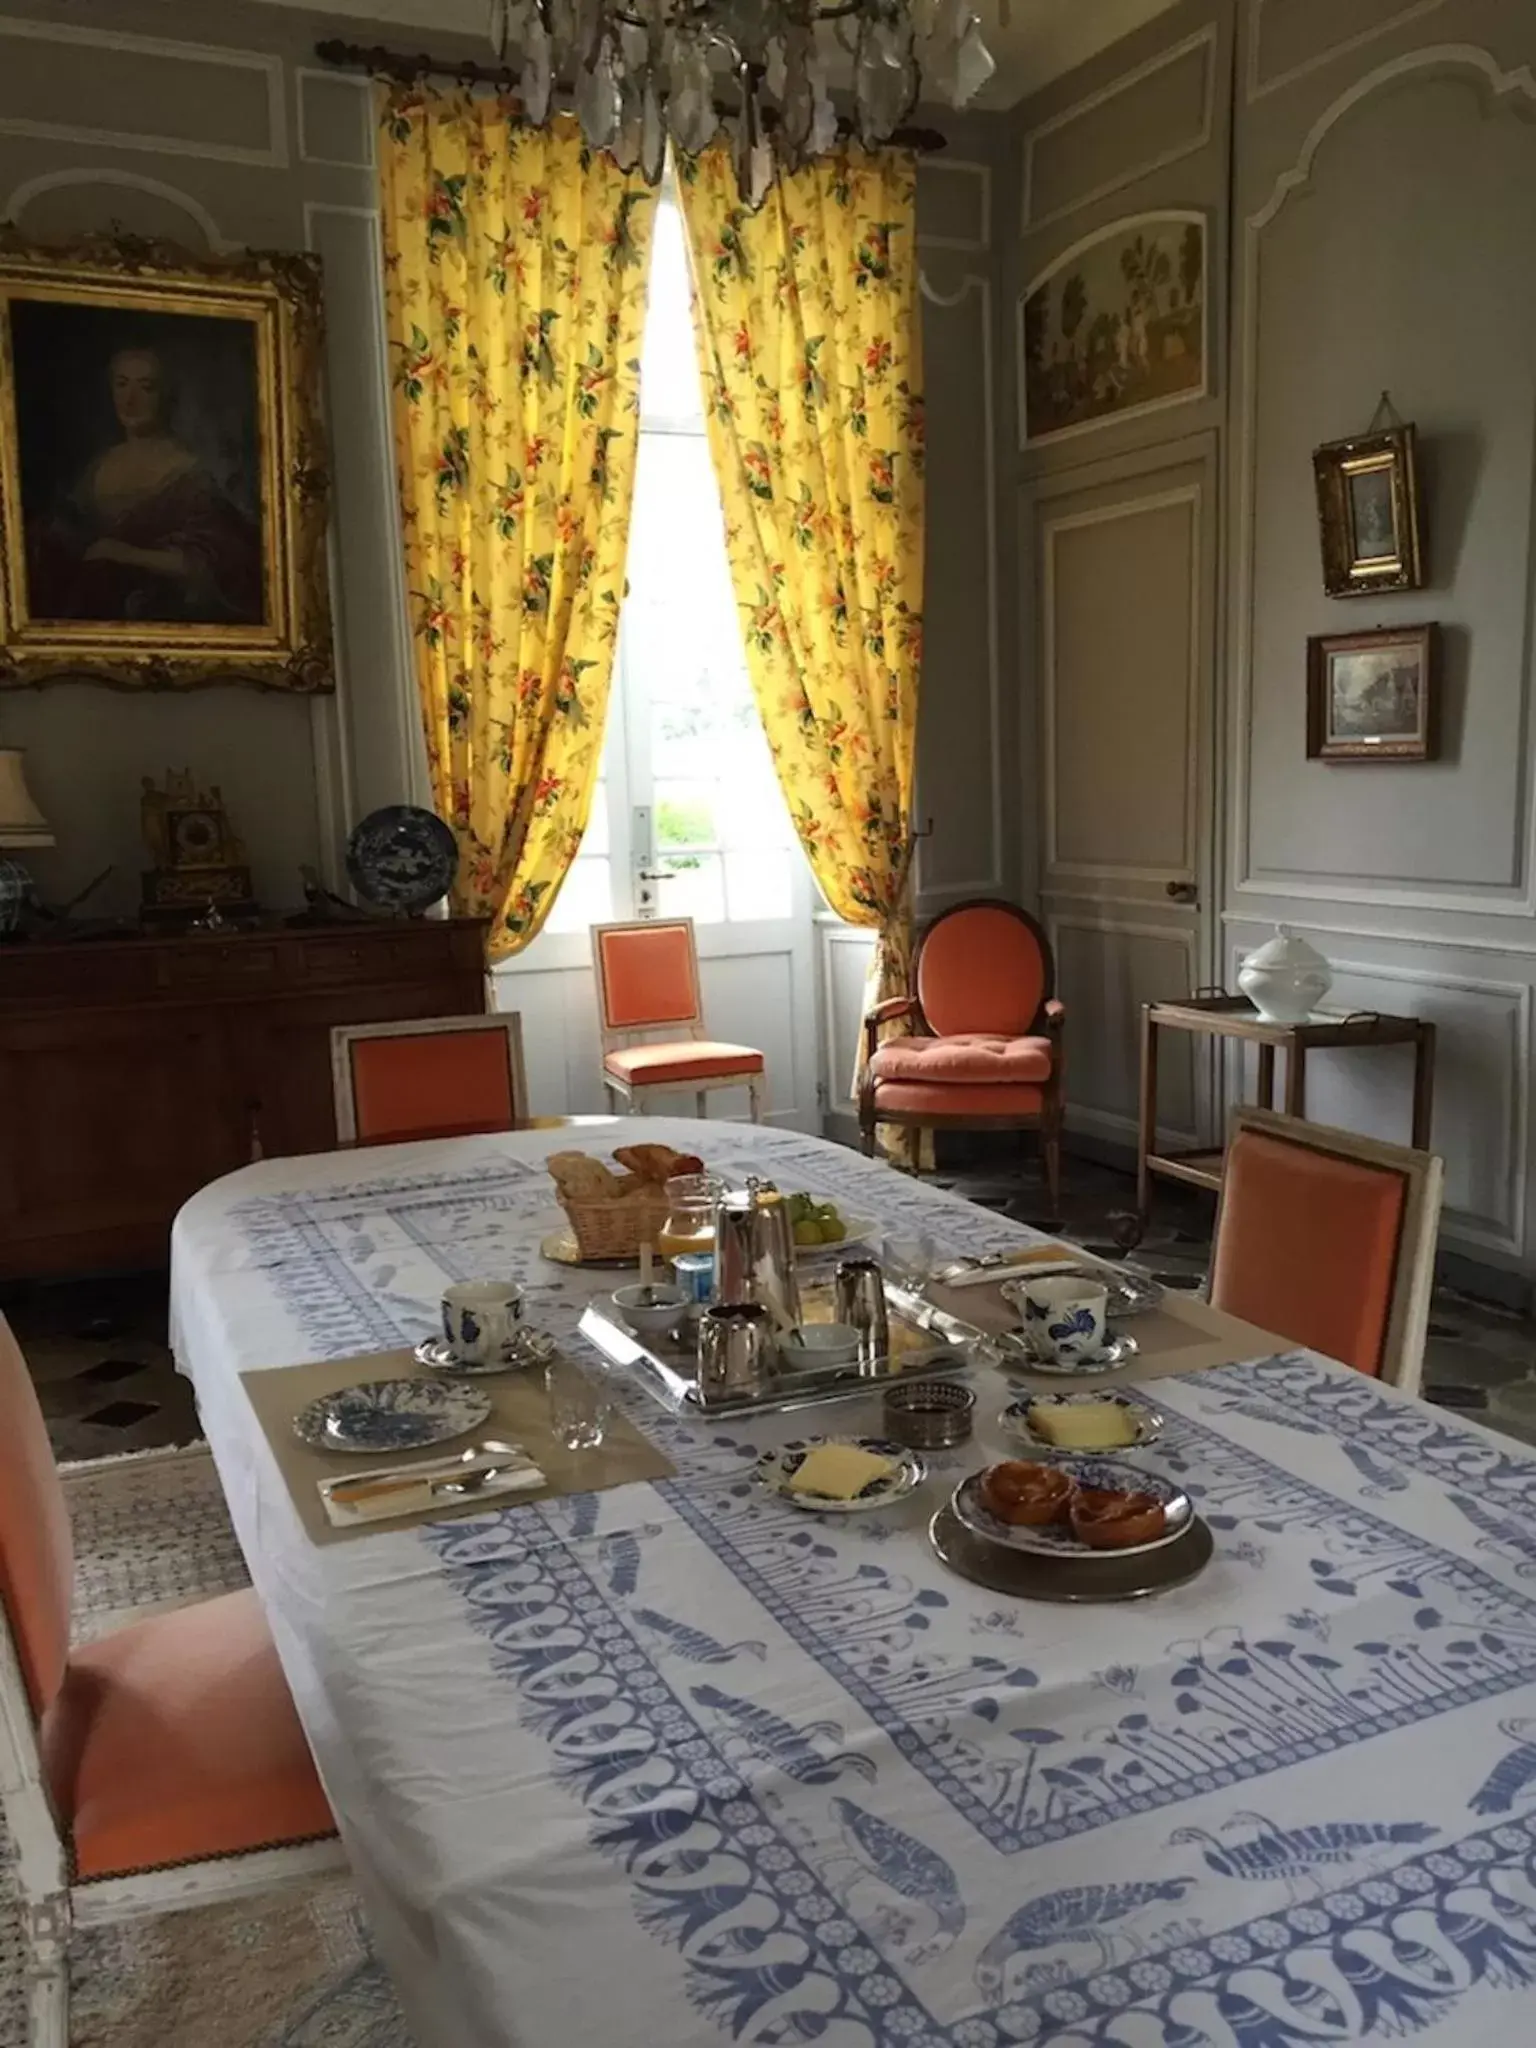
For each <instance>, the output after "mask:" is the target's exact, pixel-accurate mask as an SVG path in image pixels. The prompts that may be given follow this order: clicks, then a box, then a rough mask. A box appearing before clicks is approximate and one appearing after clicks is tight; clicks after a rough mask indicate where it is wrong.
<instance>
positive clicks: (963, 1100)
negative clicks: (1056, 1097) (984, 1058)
mask: <svg viewBox="0 0 1536 2048" xmlns="http://www.w3.org/2000/svg"><path fill="white" fill-rule="evenodd" d="M1044 1102H1045V1090H1044V1089H1043V1088H1040V1087H1037V1086H1036V1085H1035V1084H1034V1083H1032V1082H1028V1081H1021V1082H1018V1083H1016V1084H1012V1085H1010V1084H1007V1083H1002V1082H999V1083H996V1084H994V1085H993V1086H991V1087H988V1086H987V1085H986V1083H985V1082H983V1083H981V1084H980V1085H978V1084H977V1083H975V1082H965V1083H963V1084H961V1085H959V1086H956V1085H954V1084H953V1083H943V1082H937V1081H877V1082H876V1083H875V1115H876V1117H880V1116H882V1115H891V1116H921V1115H930V1116H955V1117H968V1116H1021V1117H1037V1116H1039V1114H1040V1111H1041V1108H1042V1106H1043V1104H1044Z"/></svg>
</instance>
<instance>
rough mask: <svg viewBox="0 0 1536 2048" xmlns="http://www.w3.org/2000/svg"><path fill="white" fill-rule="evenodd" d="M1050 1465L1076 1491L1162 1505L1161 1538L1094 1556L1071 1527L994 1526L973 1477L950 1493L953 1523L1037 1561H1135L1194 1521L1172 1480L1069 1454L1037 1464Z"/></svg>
mask: <svg viewBox="0 0 1536 2048" xmlns="http://www.w3.org/2000/svg"><path fill="white" fill-rule="evenodd" d="M1038 1462H1040V1463H1042V1464H1048V1465H1054V1466H1055V1467H1056V1469H1057V1470H1058V1471H1059V1472H1068V1473H1070V1474H1071V1476H1072V1477H1073V1478H1074V1479H1075V1480H1076V1481H1077V1483H1078V1485H1079V1486H1098V1487H1103V1488H1105V1489H1106V1490H1107V1491H1108V1492H1111V1493H1150V1494H1151V1495H1152V1496H1153V1497H1154V1499H1156V1500H1160V1501H1161V1502H1162V1504H1163V1533H1162V1535H1161V1536H1154V1537H1152V1538H1151V1539H1150V1541H1148V1542H1146V1543H1127V1544H1125V1545H1124V1547H1123V1548H1116V1549H1113V1550H1095V1549H1094V1547H1093V1545H1092V1544H1089V1543H1084V1542H1083V1540H1082V1538H1081V1537H1079V1536H1078V1535H1076V1534H1075V1533H1074V1531H1073V1528H1072V1524H1071V1523H1070V1522H1047V1523H1046V1524H1045V1525H1044V1526H1043V1527H1041V1528H1028V1527H1025V1526H1023V1525H1022V1524H1020V1523H1018V1522H1003V1521H999V1519H998V1517H997V1516H996V1515H994V1514H993V1512H992V1510H991V1509H990V1508H989V1507H988V1506H987V1504H986V1502H985V1501H984V1500H983V1499H982V1497H981V1477H982V1475H981V1474H980V1473H979V1472H972V1473H971V1474H970V1475H969V1477H967V1478H965V1479H962V1480H961V1482H960V1484H959V1485H958V1486H957V1487H956V1488H955V1493H954V1499H953V1501H952V1503H951V1505H952V1506H953V1508H954V1511H955V1517H956V1519H957V1520H958V1521H959V1522H961V1523H962V1524H963V1525H964V1526H965V1527H966V1528H967V1529H969V1530H970V1532H971V1534H972V1535H973V1536H984V1537H985V1538H986V1540H987V1542H989V1543H1000V1544H1001V1545H1002V1546H1003V1548H1004V1549H1005V1550H1028V1551H1031V1552H1032V1553H1033V1554H1034V1555H1035V1556H1037V1557H1060V1558H1072V1557H1097V1558H1105V1557H1135V1556H1136V1555H1137V1553H1138V1552H1139V1551H1143V1550H1161V1549H1162V1547H1163V1545H1164V1544H1165V1543H1174V1542H1177V1540H1178V1539H1179V1537H1180V1536H1182V1535H1183V1534H1184V1531H1185V1530H1186V1529H1187V1528H1188V1527H1189V1524H1190V1521H1191V1520H1192V1518H1193V1516H1194V1512H1195V1510H1194V1507H1193V1505H1192V1504H1191V1502H1190V1498H1189V1495H1188V1494H1187V1493H1186V1492H1185V1491H1184V1489H1183V1488H1182V1487H1181V1486H1178V1485H1176V1484H1175V1483H1174V1481H1173V1480H1171V1479H1164V1478H1163V1476H1162V1474H1161V1473H1159V1472H1148V1471H1147V1470H1146V1469H1145V1468H1144V1467H1143V1466H1141V1465H1129V1464H1127V1463H1126V1461H1125V1460H1124V1459H1123V1458H1104V1457H1099V1456H1096V1455H1093V1454H1091V1453H1088V1452H1070V1453H1068V1454H1066V1455H1065V1456H1061V1455H1058V1456H1055V1457H1051V1458H1046V1459H1042V1460H1040V1461H1038Z"/></svg>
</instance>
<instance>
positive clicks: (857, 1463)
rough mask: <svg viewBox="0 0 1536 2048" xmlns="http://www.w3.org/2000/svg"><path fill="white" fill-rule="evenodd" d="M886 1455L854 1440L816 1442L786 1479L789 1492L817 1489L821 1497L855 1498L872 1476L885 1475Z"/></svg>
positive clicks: (816, 1491)
mask: <svg viewBox="0 0 1536 2048" xmlns="http://www.w3.org/2000/svg"><path fill="white" fill-rule="evenodd" d="M892 1469H893V1467H892V1465H891V1461H890V1459H889V1458H882V1457H880V1456H878V1455H877V1454H876V1453H875V1452H874V1451H861V1450H860V1449H859V1448H858V1446H857V1445H856V1444H817V1446H816V1447H815V1449H814V1450H811V1451H807V1452H806V1454H805V1459H804V1462H803V1463H802V1464H801V1465H800V1466H799V1467H798V1469H797V1470H795V1471H794V1472H791V1474H790V1475H789V1478H788V1480H787V1482H786V1485H787V1488H788V1491H789V1492H790V1493H819V1494H820V1495H821V1497H822V1499H823V1500H857V1499H858V1497H859V1495H860V1494H861V1493H862V1492H863V1491H864V1489H865V1487H866V1486H868V1485H869V1483H870V1482H871V1480H874V1479H884V1478H885V1477H886V1476H887V1475H888V1474H889V1473H890V1472H891V1471H892Z"/></svg>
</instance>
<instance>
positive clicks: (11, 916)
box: [0, 747, 54, 938]
mask: <svg viewBox="0 0 1536 2048" xmlns="http://www.w3.org/2000/svg"><path fill="white" fill-rule="evenodd" d="M25 759H26V749H25V747H0V848H4V847H8V846H52V845H53V843H54V841H53V834H52V833H51V832H50V831H49V829H48V820H47V819H46V818H45V817H44V816H43V814H42V812H41V811H40V810H39V809H38V808H37V805H36V804H35V803H34V802H33V801H32V793H31V791H30V790H29V789H28V788H27V778H26V774H25V772H24V770H23V767H22V763H23V762H24V761H25ZM32 893H33V890H32V877H31V876H30V875H29V874H28V873H27V870H26V869H25V868H24V867H23V866H22V864H21V862H20V861H19V860H10V859H8V858H7V857H6V855H5V853H4V852H3V851H0V938H4V937H5V936H6V935H7V934H8V933H10V932H13V931H15V929H16V927H17V926H18V925H19V924H20V923H21V912H22V906H23V905H24V904H25V903H26V902H27V900H28V899H29V898H30V897H31V895H32Z"/></svg>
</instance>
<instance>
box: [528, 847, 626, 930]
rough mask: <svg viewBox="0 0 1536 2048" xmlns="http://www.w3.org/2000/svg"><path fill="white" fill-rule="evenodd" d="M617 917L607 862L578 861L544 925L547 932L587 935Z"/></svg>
mask: <svg viewBox="0 0 1536 2048" xmlns="http://www.w3.org/2000/svg"><path fill="white" fill-rule="evenodd" d="M612 917H613V885H612V881H611V879H610V873H609V867H608V863H607V861H606V860H576V861H573V862H572V863H571V871H570V873H569V874H568V875H567V876H566V878H565V881H564V883H563V884H562V885H561V889H560V894H559V895H558V896H557V897H556V898H555V907H554V909H553V910H552V911H551V912H550V913H549V916H548V918H546V920H545V923H544V929H545V931H547V932H584V931H585V930H586V928H587V926H588V925H589V924H607V923H608V922H609V921H610V920H611V919H612Z"/></svg>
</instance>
